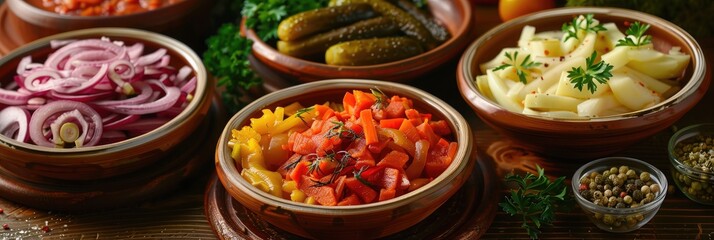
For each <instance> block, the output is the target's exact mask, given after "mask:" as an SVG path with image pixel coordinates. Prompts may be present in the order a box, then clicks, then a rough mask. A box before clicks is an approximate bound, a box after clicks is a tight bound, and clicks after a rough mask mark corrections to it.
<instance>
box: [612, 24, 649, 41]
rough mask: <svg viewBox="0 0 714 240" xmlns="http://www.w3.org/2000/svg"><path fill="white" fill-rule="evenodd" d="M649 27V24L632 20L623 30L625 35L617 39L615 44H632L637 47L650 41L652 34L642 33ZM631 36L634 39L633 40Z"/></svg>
mask: <svg viewBox="0 0 714 240" xmlns="http://www.w3.org/2000/svg"><path fill="white" fill-rule="evenodd" d="M649 28H650V25H649V24H646V23H645V24H642V23H640V22H634V23H632V24H630V28H628V29H627V31H625V33H626V34H627V36H625V38H623V39H620V40H617V44H616V45H615V46H632V47H639V46H643V45H647V44H650V43H652V36H650V35H644V34H645V32H646V31H647V29H649ZM633 38H634V39H635V40H633Z"/></svg>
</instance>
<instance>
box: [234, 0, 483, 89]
mask: <svg viewBox="0 0 714 240" xmlns="http://www.w3.org/2000/svg"><path fill="white" fill-rule="evenodd" d="M422 2H423V4H420V5H416V4H415V3H414V1H410V0H397V1H386V0H337V1H330V3H329V4H328V5H327V6H324V7H322V8H318V9H313V10H308V11H305V12H301V13H297V14H295V15H293V16H289V17H287V18H285V19H284V20H283V21H282V22H281V23H280V24H279V26H278V27H277V29H276V32H277V41H272V40H267V39H261V38H260V37H258V35H256V32H254V31H253V30H251V29H248V31H246V36H247V37H248V38H250V39H251V40H253V41H254V44H253V54H254V56H255V57H256V59H257V60H258V61H260V62H261V63H263V64H264V65H266V66H267V67H268V69H270V70H271V71H273V72H276V73H278V74H280V75H281V76H284V77H285V78H286V79H289V80H297V81H301V82H310V81H315V80H322V79H330V78H369V79H380V80H388V81H397V82H402V81H408V80H411V79H414V78H416V77H419V76H421V75H423V74H425V73H427V72H429V71H430V70H433V69H435V68H436V67H438V66H440V65H442V64H443V63H444V62H446V61H448V60H450V59H451V58H453V57H455V56H457V54H460V53H461V51H462V49H463V48H465V47H466V45H467V44H468V43H469V42H470V41H471V39H470V31H471V29H472V27H473V23H472V22H473V21H472V9H471V7H470V3H469V1H467V0H457V1H422ZM264 40H265V41H264ZM259 73H260V72H259ZM264 75H265V74H264Z"/></svg>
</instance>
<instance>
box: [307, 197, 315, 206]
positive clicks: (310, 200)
mask: <svg viewBox="0 0 714 240" xmlns="http://www.w3.org/2000/svg"><path fill="white" fill-rule="evenodd" d="M305 203H306V204H310V205H315V204H317V201H316V200H315V198H314V197H307V198H305Z"/></svg>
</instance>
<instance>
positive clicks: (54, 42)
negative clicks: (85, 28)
mask: <svg viewBox="0 0 714 240" xmlns="http://www.w3.org/2000/svg"><path fill="white" fill-rule="evenodd" d="M76 41H77V40H76V39H69V40H51V41H50V47H51V48H52V49H57V48H60V47H63V46H65V45H67V44H70V43H73V42H76Z"/></svg>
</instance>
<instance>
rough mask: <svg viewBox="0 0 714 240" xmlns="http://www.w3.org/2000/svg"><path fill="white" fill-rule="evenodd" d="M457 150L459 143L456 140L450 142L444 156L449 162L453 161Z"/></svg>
mask: <svg viewBox="0 0 714 240" xmlns="http://www.w3.org/2000/svg"><path fill="white" fill-rule="evenodd" d="M457 150H459V144H458V143H456V142H450V143H449V150H447V151H446V157H447V158H448V159H449V163H451V162H453V161H454V157H456V151H457Z"/></svg>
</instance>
